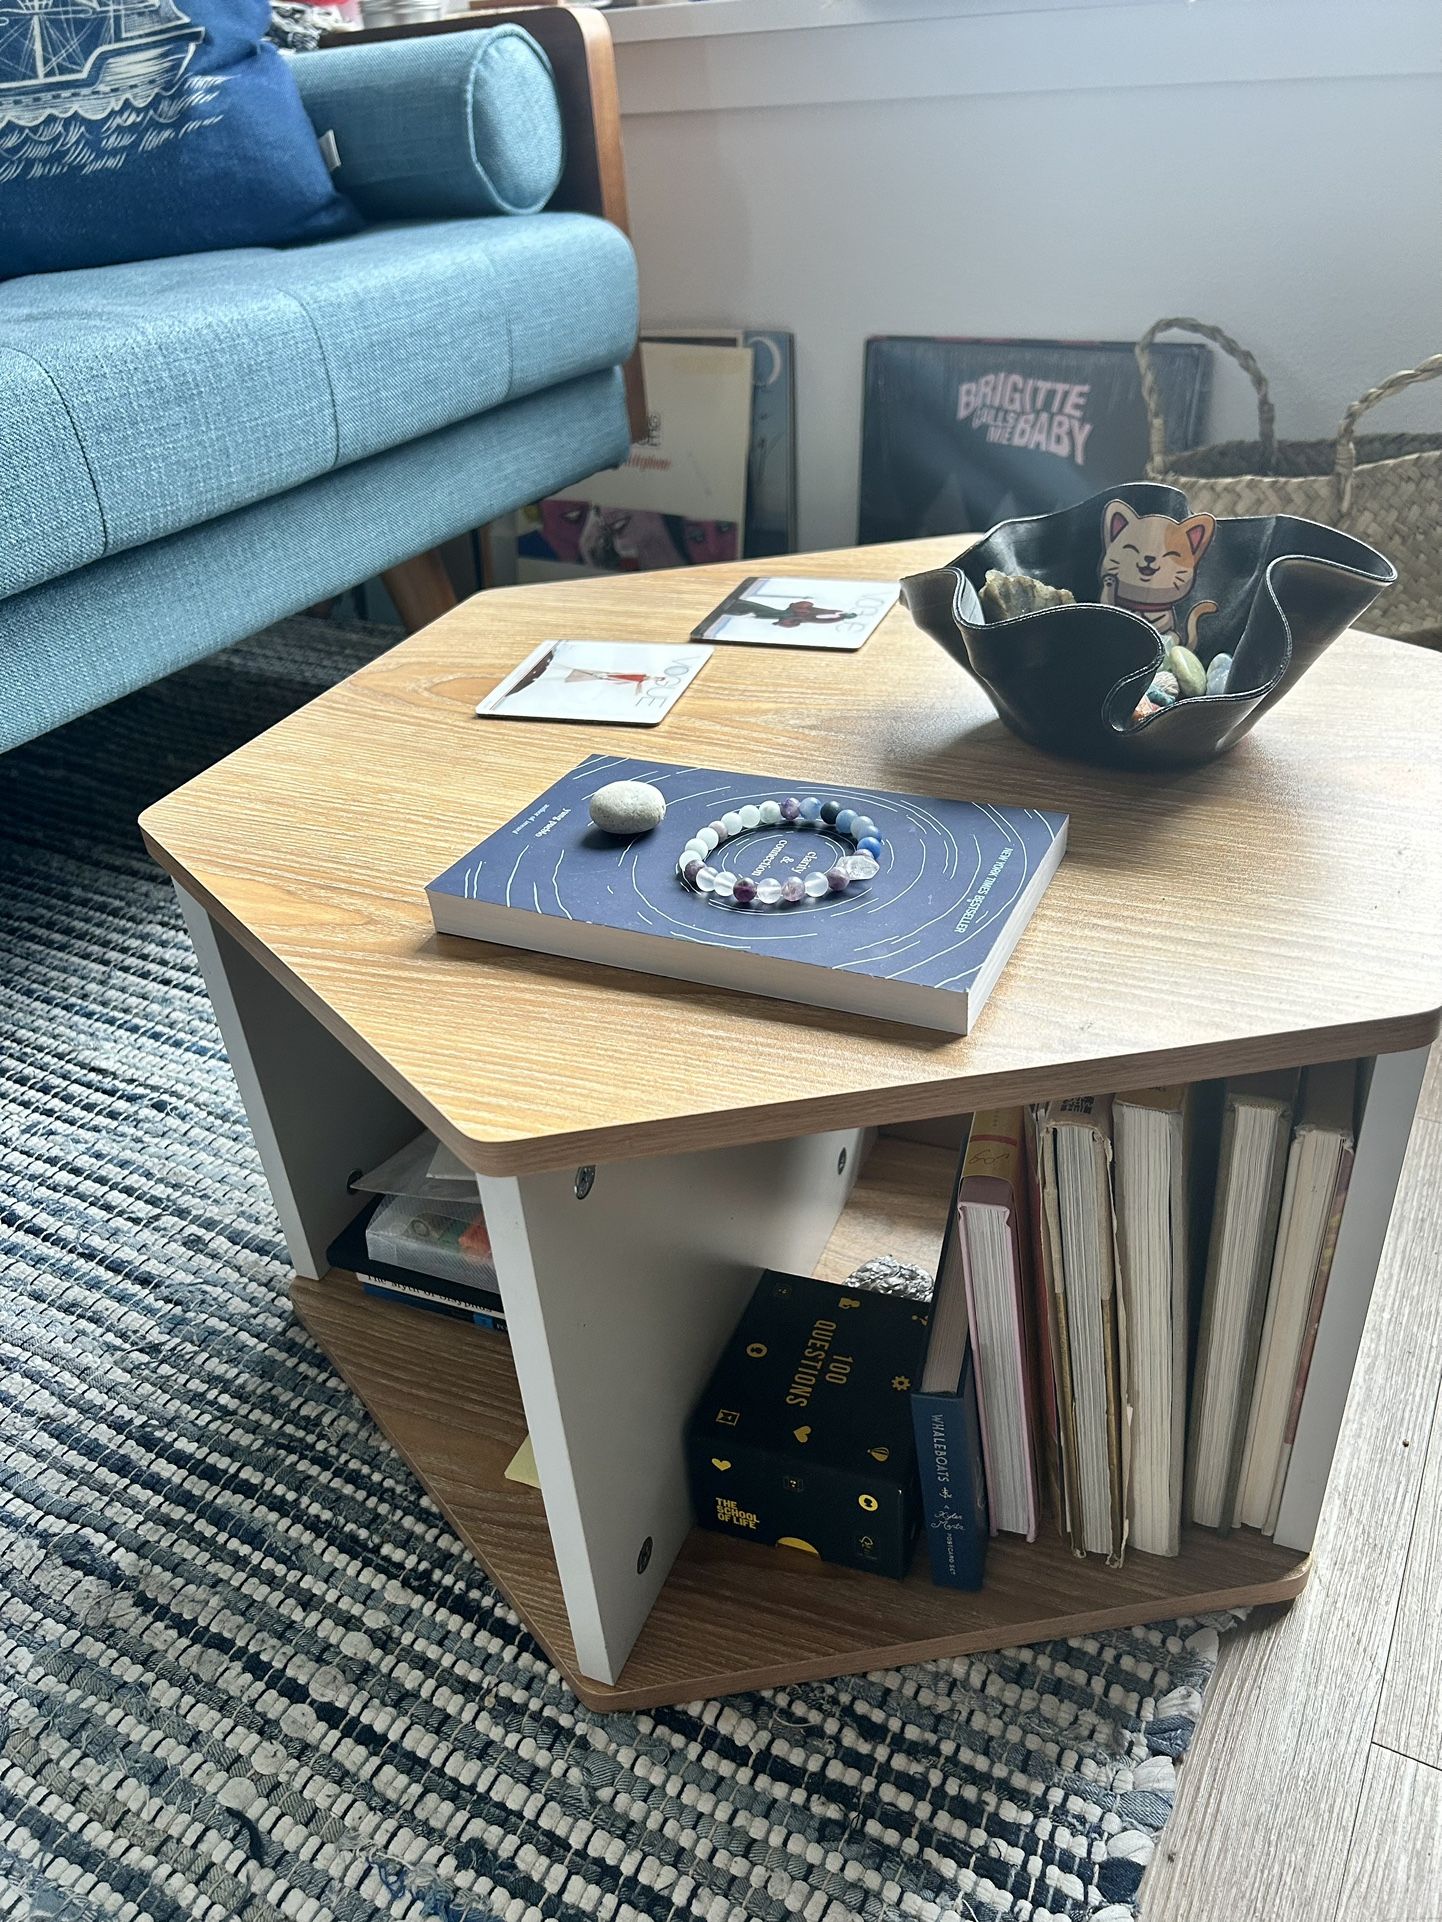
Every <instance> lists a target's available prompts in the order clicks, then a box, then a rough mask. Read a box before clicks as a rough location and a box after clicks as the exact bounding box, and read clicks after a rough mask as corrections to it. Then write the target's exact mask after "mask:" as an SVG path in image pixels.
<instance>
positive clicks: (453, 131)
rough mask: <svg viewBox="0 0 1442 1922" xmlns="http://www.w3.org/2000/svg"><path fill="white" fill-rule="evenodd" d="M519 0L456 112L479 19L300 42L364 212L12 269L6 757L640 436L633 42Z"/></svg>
mask: <svg viewBox="0 0 1442 1922" xmlns="http://www.w3.org/2000/svg"><path fill="white" fill-rule="evenodd" d="M497 17H498V16H492V15H486V16H485V18H486V19H487V20H488V21H489V20H492V19H494V18H497ZM518 17H519V18H520V19H523V20H524V21H525V22H526V24H527V25H528V26H529V27H530V29H531V31H532V33H533V34H534V35H535V39H531V38H529V37H527V38H522V36H521V35H520V34H519V32H518V31H517V28H516V27H515V25H514V24H512V25H509V26H506V25H503V26H501V27H499V28H496V29H487V30H486V33H484V34H481V33H477V32H475V30H474V29H468V31H467V41H468V44H470V45H472V46H476V45H479V44H480V43H482V42H484V41H487V39H488V38H489V46H488V47H484V48H482V52H483V53H484V57H483V58H478V59H476V60H475V61H474V62H473V63H472V71H471V73H470V77H469V79H468V80H467V92H466V98H465V101H464V115H463V117H462V116H461V115H460V114H459V110H458V109H457V108H456V104H455V102H454V101H453V100H448V101H447V102H446V103H445V111H444V113H443V112H442V111H441V105H442V103H441V101H440V100H439V98H437V99H436V101H435V111H430V110H428V109H429V103H430V101H431V93H430V92H429V91H428V89H430V88H431V87H432V85H433V84H434V86H435V87H439V86H440V85H441V84H442V78H441V77H442V75H445V76H449V78H448V79H446V81H445V84H446V85H447V86H451V85H452V84H453V80H454V72H455V67H456V55H457V52H458V47H459V41H458V40H457V41H456V42H455V43H454V44H451V43H450V42H449V40H448V39H447V38H443V37H442V36H441V35H439V34H431V35H423V36H422V37H419V38H417V37H415V36H413V35H406V36H402V37H396V38H390V37H386V36H382V37H378V38H375V39H371V37H370V36H367V38H368V40H371V44H367V45H364V46H348V47H344V48H339V49H336V50H325V49H323V50H320V51H317V52H315V53H311V54H304V55H299V56H297V57H296V61H295V71H296V74H297V78H298V79H299V80H300V83H301V93H302V97H303V99H304V100H305V103H306V107H307V111H308V112H309V114H310V117H311V120H312V122H313V124H314V125H315V126H316V129H317V132H318V133H321V134H325V133H328V132H329V133H334V132H335V130H336V129H337V128H339V130H340V133H339V139H338V146H339V153H340V168H339V171H338V173H337V175H336V179H337V184H338V185H339V186H340V187H341V188H342V190H344V191H347V192H349V193H350V194H351V196H352V198H353V199H354V200H355V201H356V203H357V205H358V206H359V207H360V209H361V211H362V213H363V215H365V216H366V218H367V221H368V223H370V222H371V221H372V219H374V224H367V226H366V227H365V228H364V230H363V231H361V232H359V233H356V234H353V235H350V236H348V237H346V238H344V239H340V240H333V241H328V242H325V243H323V244H319V245H315V246H309V247H299V248H290V249H263V248H254V249H246V250H244V251H239V252H217V253H203V254H194V255H188V256H184V257H181V258H178V259H168V260H152V261H143V262H139V263H136V264H134V265H126V266H116V267H104V268H94V269H89V270H86V271H81V272H69V273H57V274H42V275H29V276H25V277H22V278H19V279H14V280H10V281H8V282H5V283H4V284H3V285H0V450H3V459H0V749H4V748H7V747H12V746H14V745H16V744H17V743H19V742H21V741H24V740H26V739H29V738H31V737H32V736H34V735H36V734H39V733H42V732H43V731H45V730H46V729H48V728H51V727H54V726H56V725H57V724H59V723H60V722H63V721H66V720H68V719H70V718H71V717H73V716H74V715H77V714H79V713H82V712H84V711H86V710H87V709H90V708H93V707H96V706H99V705H100V704H101V703H103V702H106V701H109V700H112V699H114V698H115V697H116V696H117V695H120V694H124V693H126V692H128V691H130V690H131V689H133V688H136V687H139V686H141V685H143V684H144V683H145V682H147V681H149V680H152V679H155V678H156V677H158V676H160V675H162V674H166V673H169V672H170V671H171V670H172V669H174V668H177V667H181V666H183V665H185V664H186V663H187V662H190V661H194V660H196V659H198V658H199V657H200V656H202V655H204V654H206V653H209V652H210V651H211V650H212V649H215V648H218V647H224V646H226V645H228V644H229V643H231V642H233V641H236V640H239V639H242V638H243V637H244V636H246V635H248V634H252V633H254V632H256V631H257V630H258V629H259V628H261V627H263V626H265V624H266V623H267V622H269V621H273V620H276V619H278V618H280V617H283V616H285V615H289V614H294V613H296V612H298V611H299V610H301V609H302V608H305V607H308V606H310V605H312V604H313V603H315V602H316V601H318V600H322V599H324V598H325V597H327V596H330V595H333V594H335V593H338V592H340V591H341V590H343V589H344V588H346V587H348V586H350V585H352V584H353V583H355V582H357V581H360V580H364V579H367V578H369V577H370V576H372V575H375V574H385V575H386V578H387V580H388V582H389V583H391V584H392V587H393V592H394V595H395V599H396V601H397V604H398V606H400V607H401V610H402V613H403V614H405V613H407V611H408V607H409V606H415V607H421V606H423V605H424V603H425V601H426V598H427V597H426V593H425V592H424V591H421V592H420V593H418V594H411V593H410V592H408V589H410V588H411V587H412V585H413V584H414V582H415V578H416V577H415V575H414V574H413V572H412V570H414V569H415V568H416V567H417V566H418V562H417V559H416V557H418V556H419V557H422V562H423V561H424V557H426V556H427V555H428V553H429V550H431V549H433V548H434V547H435V546H436V544H437V543H438V542H440V541H443V540H446V539H448V538H450V537H451V536H453V535H455V534H458V533H460V532H462V531H464V530H465V529H468V528H473V527H477V526H480V525H481V524H482V523H484V522H485V521H487V520H489V519H491V518H493V517H494V516H495V515H497V514H500V513H503V512H507V511H509V510H510V509H512V508H514V507H516V506H519V505H520V504H521V503H523V502H525V501H528V500H533V499H536V498H538V497H540V496H542V495H544V494H547V493H552V492H554V491H556V490H557V489H559V488H561V487H564V486H566V485H568V484H570V483H571V482H573V481H575V480H578V479H580V478H582V477H583V476H584V475H586V474H588V473H591V472H593V471H594V470H595V469H597V468H601V467H607V466H611V465H614V464H615V463H616V462H618V461H620V460H622V459H624V457H625V454H626V451H627V447H628V444H629V440H630V433H629V428H628V418H627V398H626V382H625V379H624V377H623V376H624V369H623V365H622V364H623V363H625V362H626V361H627V360H628V359H629V358H630V357H631V355H632V351H633V348H634V344H635V338H636V327H637V300H636V273H635V263H634V258H633V255H632V251H631V247H630V243H629V241H628V239H627V237H626V234H625V231H624V221H625V208H624V188H623V185H622V177H621V172H620V159H619V144H618V143H619V132H618V119H617V110H616V104H615V88H614V75H613V73H612V72H611V69H610V66H609V61H610V43H609V35H608V34H607V33H606V31H605V26H604V21H603V20H602V19H601V18H600V17H599V16H597V15H594V14H576V13H571V12H569V11H568V10H567V9H564V8H559V7H557V8H542V9H538V10H536V11H533V12H528V13H526V14H524V15H522V16H518ZM537 41H545V42H546V43H547V49H546V51H547V53H549V59H547V57H546V53H542V52H540V51H538V49H537V45H536V42H537ZM378 156H379V158H378ZM472 174H474V176H476V178H472V177H471V176H472ZM557 176H559V186H557V185H556V177H557ZM477 179H478V180H479V187H478V186H477ZM552 188H554V192H552V191H551V189H552ZM546 193H549V194H550V198H549V200H548V201H547V204H546V205H545V209H544V211H540V212H511V211H509V209H510V208H511V207H512V206H515V205H526V204H528V201H527V196H528V195H529V196H530V201H531V202H534V201H536V200H537V198H538V196H539V197H543V196H544V195H545V194H546ZM478 201H481V202H487V203H489V204H491V205H492V206H494V207H495V208H496V209H497V211H494V212H491V213H489V214H485V215H480V214H478V213H477V212H475V211H474V209H475V207H476V206H477V204H478ZM463 210H464V211H463ZM608 216H609V217H608ZM637 399H638V396H636V395H635V394H633V396H632V400H633V404H634V403H635V402H636V401H637ZM435 578H436V576H435V573H434V570H433V571H432V574H431V576H430V579H431V581H432V583H433V582H434V580H435ZM421 584H422V590H424V580H422V583H421ZM431 600H432V603H433V602H434V595H433V593H432V595H431ZM431 611H434V610H433V605H432V609H431ZM419 618H421V616H419V615H417V616H414V617H413V619H419Z"/></svg>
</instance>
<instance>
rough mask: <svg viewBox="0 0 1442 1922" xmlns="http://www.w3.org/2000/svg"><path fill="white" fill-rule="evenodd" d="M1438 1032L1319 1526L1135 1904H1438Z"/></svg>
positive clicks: (1386, 1909)
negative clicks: (1304, 1580)
mask: <svg viewBox="0 0 1442 1922" xmlns="http://www.w3.org/2000/svg"><path fill="white" fill-rule="evenodd" d="M1439 1389H1442V1043H1439V1044H1438V1047H1437V1048H1436V1049H1434V1051H1433V1055H1432V1062H1431V1067H1430V1071H1429V1074H1428V1078H1427V1082H1426V1085H1425V1086H1424V1088H1423V1091H1422V1105H1421V1111H1420V1114H1419V1118H1418V1121H1417V1124H1416V1128H1415V1130H1414V1132H1413V1135H1412V1143H1411V1147H1410V1149H1409V1151H1408V1155H1407V1161H1406V1165H1405V1167H1404V1169H1403V1172H1402V1181H1401V1186H1400V1187H1399V1189H1398V1193H1397V1205H1396V1210H1395V1212H1394V1215H1393V1220H1392V1228H1391V1232H1390V1235H1389V1238H1388V1241H1387V1246H1386V1250H1385V1252H1384V1255H1383V1260H1382V1268H1381V1271H1380V1272H1379V1274H1378V1277H1377V1289H1376V1293H1375V1295H1374V1296H1373V1301H1372V1309H1371V1314H1370V1316H1369V1319H1368V1323H1367V1332H1366V1337H1365V1340H1364V1342H1363V1347H1362V1353H1361V1356H1360V1359H1359V1363H1358V1371H1357V1378H1356V1382H1355V1384H1354V1387H1353V1391H1352V1396H1351V1400H1350V1402H1349V1404H1348V1410H1347V1419H1346V1424H1345V1426H1344V1428H1343V1433H1342V1440H1341V1444H1340V1447H1339V1451H1338V1458H1337V1464H1336V1467H1335V1470H1334V1473H1333V1478H1332V1484H1331V1487H1330V1489H1329V1491H1328V1495H1327V1502H1326V1506H1325V1508H1324V1510H1323V1515H1322V1524H1321V1529H1320V1532H1319V1534H1318V1538H1317V1544H1316V1566H1315V1568H1314V1570H1313V1573H1312V1577H1311V1580H1310V1582H1309V1583H1308V1586H1307V1589H1306V1591H1305V1593H1304V1594H1303V1595H1302V1597H1301V1599H1300V1600H1299V1601H1297V1602H1295V1603H1294V1604H1293V1605H1292V1606H1291V1607H1290V1608H1284V1609H1276V1610H1261V1611H1258V1613H1257V1615H1256V1616H1255V1617H1254V1618H1253V1620H1252V1621H1251V1622H1249V1623H1248V1624H1247V1626H1246V1628H1244V1629H1243V1630H1242V1631H1241V1633H1240V1634H1238V1635H1236V1636H1233V1637H1231V1638H1229V1639H1228V1640H1227V1641H1225V1642H1224V1643H1223V1651H1224V1652H1223V1658H1222V1661H1221V1664H1220V1667H1219V1669H1218V1673H1217V1675H1216V1677H1215V1679H1214V1680H1213V1682H1212V1685H1211V1687H1210V1688H1209V1689H1208V1691H1207V1699H1206V1708H1205V1710H1204V1713H1203V1716H1202V1722H1201V1726H1200V1728H1199V1730H1198V1732H1197V1738H1196V1741H1195V1743H1194V1744H1193V1748H1192V1753H1191V1755H1190V1757H1189V1758H1188V1760H1187V1762H1186V1763H1185V1765H1184V1767H1183V1769H1182V1771H1181V1778H1180V1787H1179V1789H1178V1794H1177V1805H1176V1811H1175V1813H1174V1815H1173V1817H1172V1819H1171V1821H1170V1822H1169V1823H1168V1824H1167V1827H1166V1830H1165V1833H1164V1835H1163V1838H1162V1844H1161V1847H1160V1848H1159V1849H1158V1851H1157V1854H1156V1856H1155V1857H1154V1858H1153V1861H1152V1864H1151V1866H1150V1868H1149V1869H1148V1871H1147V1875H1146V1878H1145V1880H1144V1882H1143V1885H1142V1905H1141V1906H1142V1916H1143V1918H1144V1922H1303V1919H1304V1918H1305V1922H1442V1401H1439Z"/></svg>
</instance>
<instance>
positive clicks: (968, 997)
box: [426, 754, 1067, 1034]
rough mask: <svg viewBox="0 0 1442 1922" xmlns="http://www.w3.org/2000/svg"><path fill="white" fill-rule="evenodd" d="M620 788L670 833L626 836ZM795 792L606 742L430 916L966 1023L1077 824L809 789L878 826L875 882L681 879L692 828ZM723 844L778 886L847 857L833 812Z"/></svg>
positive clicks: (432, 890)
mask: <svg viewBox="0 0 1442 1922" xmlns="http://www.w3.org/2000/svg"><path fill="white" fill-rule="evenodd" d="M623 780H630V781H648V782H651V783H653V784H654V785H655V786H656V787H658V788H660V789H661V791H662V793H663V794H664V795H665V797H666V818H665V820H664V821H663V822H662V824H661V826H660V827H659V828H656V829H654V830H653V831H652V832H651V833H649V834H642V835H636V836H633V837H631V838H628V839H618V838H617V837H616V836H614V835H610V834H605V833H602V832H601V831H600V830H599V829H598V828H595V827H593V826H592V825H591V820H590V815H589V812H588V803H589V800H590V797H591V795H592V794H593V793H594V792H595V791H596V789H597V788H600V787H604V786H606V785H607V784H608V783H610V782H612V781H623ZM790 791H791V790H790V788H789V786H788V785H787V784H785V783H782V782H779V781H777V780H776V779H775V778H773V777H767V776H764V775H751V774H737V773H734V772H727V771H726V770H725V769H721V768H698V767H677V766H674V765H670V764H667V763H665V762H658V761H649V760H631V759H627V758H623V757H621V756H617V755H609V754H593V755H591V756H589V757H588V758H587V759H586V760H584V761H583V762H582V763H581V764H580V766H579V767H576V768H573V769H572V770H571V772H570V773H569V774H567V775H564V776H563V777H562V778H561V779H560V780H559V781H557V782H555V783H554V784H553V785H552V786H551V787H549V788H547V789H546V791H545V793H544V794H541V795H538V796H537V798H536V799H535V800H534V801H533V802H532V803H531V804H530V805H529V806H528V807H526V808H524V809H523V810H522V811H521V813H519V814H518V815H517V816H516V817H515V819H514V820H512V821H508V822H507V823H506V825H505V826H504V827H502V828H498V829H497V830H496V832H495V833H494V834H491V835H488V836H487V837H486V839H485V840H484V841H482V842H481V843H480V844H479V846H477V847H474V848H472V849H471V851H470V853H469V854H466V855H463V856H462V857H461V859H460V860H459V861H457V862H455V864H454V865H453V866H451V867H449V868H447V869H446V871H445V873H444V874H441V875H438V876H437V877H436V879H435V880H434V881H432V882H431V884H430V886H429V887H428V888H427V890H426V893H427V896H428V898H429V900H430V904H431V914H432V917H433V918H434V920H435V924H436V928H437V930H438V931H439V932H440V933H442V934H459V935H467V936H469V937H471V938H472V939H474V940H480V941H495V942H498V943H500V944H502V945H503V946H506V947H514V948H530V949H534V950H536V951H538V952H540V953H542V954H559V955H567V956H571V957H574V958H576V959H579V960H584V961H594V962H600V963H602V964H603V965H606V966H609V967H617V968H630V969H634V970H636V971H637V972H639V973H644V974H660V975H670V976H673V977H676V978H678V979H680V980H683V981H700V982H705V983H707V984H709V985H710V986H713V987H719V988H729V989H734V990H737V991H740V992H742V993H748V994H762V995H770V996H773V997H775V998H776V999H779V1000H784V1001H803V1002H808V1003H810V1004H811V1005H813V1006H815V1007H821V1008H838V1009H841V1010H843V1011H844V1012H846V1013H849V1014H861V1015H871V1016H874V1017H876V1018H878V1019H880V1020H888V1021H905V1022H911V1023H915V1024H917V1025H918V1026H921V1027H928V1028H942V1029H946V1030H948V1031H949V1032H951V1033H953V1034H965V1033H966V1032H967V1030H968V1028H969V1027H970V1024H971V1022H972V1021H973V1020H974V1019H975V1018H976V1015H977V1014H978V1012H979V1011H980V1009H981V1007H982V1005H983V1003H984V1002H985V1000H986V997H987V995H988V994H989V993H990V992H991V989H992V987H993V985H994V984H995V982H996V979H997V977H998V976H999V975H1000V973H1001V970H1002V968H1003V967H1004V966H1005V964H1006V961H1007V958H1008V956H1009V955H1010V954H1011V951H1012V949H1013V948H1014V947H1015V946H1016V943H1017V941H1018V940H1019V938H1020V936H1021V933H1022V930H1023V929H1024V928H1025V927H1026V924H1027V922H1028V921H1029V920H1030V919H1031V916H1032V913H1033V911H1034V910H1035V908H1036V905H1037V903H1038V901H1039V900H1040V899H1041V896H1042V894H1043V893H1044V891H1045V889H1046V886H1047V883H1048V882H1049V881H1050V879H1051V877H1052V875H1053V874H1054V873H1055V872H1056V868H1057V864H1058V862H1059V861H1060V859H1061V856H1062V853H1063V850H1064V849H1065V846H1066V827H1067V820H1066V816H1065V815H1064V814H1048V813H1042V812H1040V811H1039V810H1037V809H1034V808H1004V807H992V806H989V805H987V804H986V803H984V802H974V801H944V800H938V799H936V798H935V797H933V796H929V795H922V794H888V793H886V792H884V791H881V790H878V789H874V788H856V787H847V788H840V787H833V786H830V785H829V784H825V783H821V784H810V785H809V786H802V787H800V788H798V789H797V790H796V792H797V793H798V795H802V796H805V795H807V794H812V793H814V794H815V795H816V796H817V797H818V798H819V799H820V800H822V801H827V800H835V801H837V802H838V803H839V804H840V805H841V806H843V807H848V808H857V807H863V808H864V809H865V811H866V813H867V814H868V815H870V817H871V818H872V820H873V821H874V822H875V823H876V826H877V829H878V833H879V836H880V838H881V841H882V843H883V847H882V851H881V855H880V866H879V870H878V872H877V873H876V874H875V875H874V877H873V878H872V879H870V880H869V881H853V882H852V883H851V885H850V886H849V887H848V888H846V890H845V891H844V892H843V893H837V894H826V895H823V896H822V897H821V898H820V899H812V898H810V897H807V898H805V899H803V900H801V901H799V902H797V903H795V904H794V905H786V904H784V903H777V904H776V905H774V906H770V907H762V906H760V905H751V906H748V907H742V906H739V905H738V904H737V903H736V902H734V901H727V900H721V899H719V898H718V897H717V896H716V895H714V894H713V895H703V894H697V893H694V892H693V891H692V890H691V889H690V888H689V887H688V886H687V885H686V883H685V882H684V881H683V880H682V878H681V876H680V875H679V874H678V873H677V858H678V856H679V855H680V853H681V850H682V848H683V847H684V846H685V845H686V843H687V841H688V840H689V839H690V837H691V836H692V835H693V834H694V833H696V832H697V831H698V830H699V829H701V828H703V827H705V826H706V825H707V823H708V822H710V821H712V820H714V819H715V818H717V817H718V816H720V815H722V814H725V813H728V812H739V811H740V810H741V809H742V808H745V807H746V806H748V805H753V806H759V805H760V803H762V802H763V801H768V800H776V801H783V800H785V799H786V798H787V797H788V794H789V793H790ZM725 847H726V852H725V863H726V866H727V867H728V868H729V869H730V870H731V871H732V872H733V873H734V874H737V875H749V876H752V877H754V878H756V879H761V878H764V877H766V876H770V877H772V878H774V879H776V880H779V881H781V882H783V883H784V882H785V881H787V880H788V879H790V878H792V877H793V876H796V877H799V878H801V879H802V880H804V879H805V877H806V876H807V875H810V874H813V873H817V872H822V873H824V872H826V871H827V870H828V869H830V868H832V867H834V866H835V864H836V862H837V861H838V860H840V859H841V858H842V857H843V856H846V855H849V854H850V853H851V852H852V848H851V843H850V842H849V841H847V840H846V838H845V837H844V836H843V835H841V834H839V833H837V831H836V830H835V829H834V828H830V827H826V826H823V825H821V824H820V823H817V824H815V825H812V826H801V825H800V824H798V826H796V827H794V828H791V827H786V826H784V825H783V826H780V827H757V828H756V829H754V830H753V831H751V832H742V833H740V834H738V835H737V836H735V837H734V838H733V839H731V840H728V841H727V842H726V844H725Z"/></svg>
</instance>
